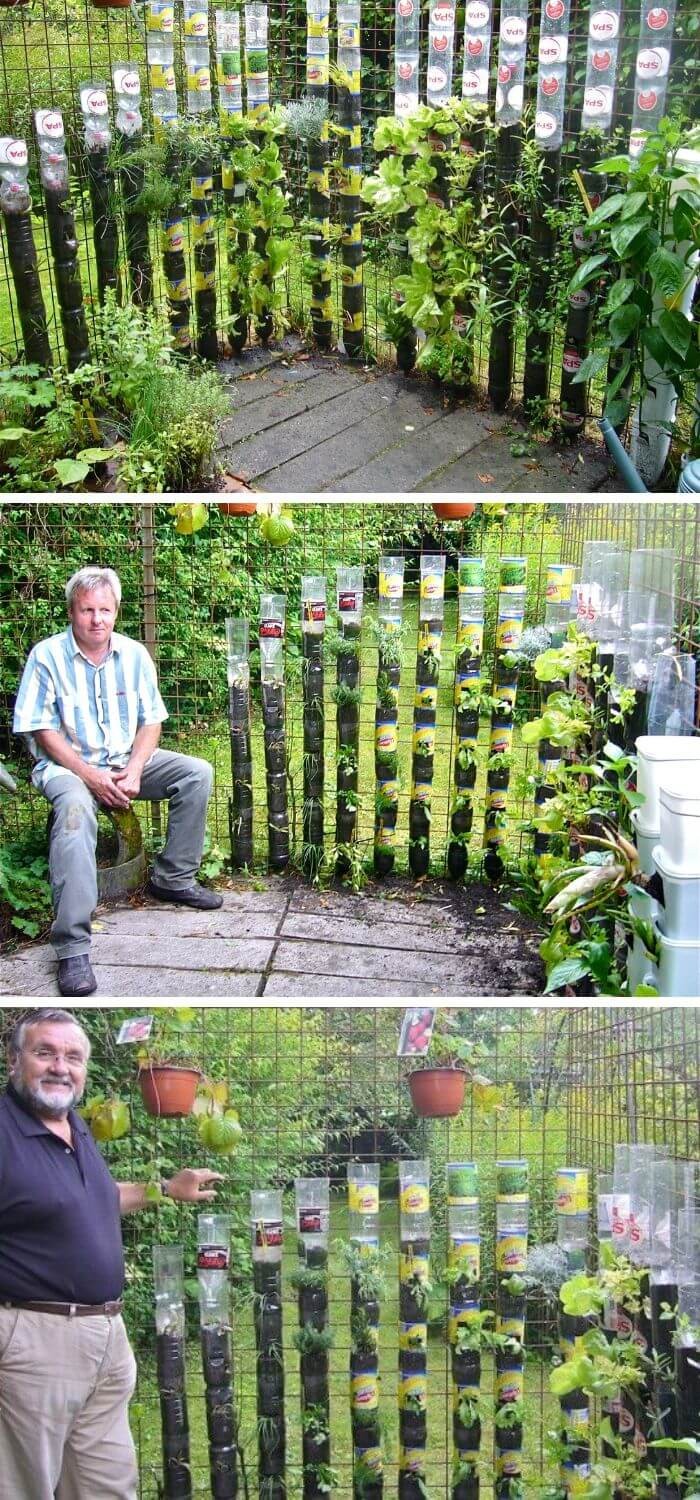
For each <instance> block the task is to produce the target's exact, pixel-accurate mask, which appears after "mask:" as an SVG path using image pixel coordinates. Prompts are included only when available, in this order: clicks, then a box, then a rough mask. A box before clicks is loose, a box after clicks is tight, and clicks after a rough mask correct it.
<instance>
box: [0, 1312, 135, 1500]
mask: <svg viewBox="0 0 700 1500" xmlns="http://www.w3.org/2000/svg"><path fill="white" fill-rule="evenodd" d="M135 1382H136V1361H135V1359H134V1356H133V1353H132V1351H131V1347H130V1345H129V1340H128V1338H127V1336H126V1329H125V1327H124V1323H123V1320H122V1319H121V1318H107V1317H100V1316H95V1317H87V1318H63V1317H57V1316H56V1315H55V1314H52V1313H35V1312H27V1311H25V1310H24V1309H23V1308H21V1309H18V1308H12V1307H0V1497H1V1500H136V1497H137V1494H138V1471H137V1464H136V1454H135V1450H134V1444H133V1440H132V1437H131V1433H130V1430H129V1422H128V1417H127V1408H128V1405H129V1400H130V1398H131V1395H132V1393H133V1390H134V1385H135Z"/></svg>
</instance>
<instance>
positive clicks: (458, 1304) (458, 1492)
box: [446, 1161, 481, 1500]
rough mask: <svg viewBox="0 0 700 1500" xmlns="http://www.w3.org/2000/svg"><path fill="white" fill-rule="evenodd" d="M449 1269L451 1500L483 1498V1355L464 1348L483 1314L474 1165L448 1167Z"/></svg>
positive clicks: (459, 1163) (477, 1189)
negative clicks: (463, 1344) (480, 1490)
mask: <svg viewBox="0 0 700 1500" xmlns="http://www.w3.org/2000/svg"><path fill="white" fill-rule="evenodd" d="M446 1171H447V1234H448V1240H447V1246H448V1248H447V1266H448V1270H449V1272H450V1309H449V1314H448V1329H449V1338H450V1363H451V1374H452V1439H453V1444H454V1478H453V1483H452V1490H451V1500H479V1449H480V1446H481V1419H480V1416H479V1392H480V1386H481V1353H480V1350H479V1340H478V1338H477V1341H476V1347H475V1348H462V1347H461V1346H460V1339H462V1340H464V1341H465V1342H466V1341H467V1339H468V1335H469V1332H470V1326H472V1327H473V1325H474V1324H475V1322H476V1327H477V1329H478V1327H479V1323H478V1316H479V1313H480V1311H481V1295H480V1282H481V1234H480V1229H479V1177H478V1167H477V1164H476V1162H473V1161H460V1162H448V1164H447V1169H446Z"/></svg>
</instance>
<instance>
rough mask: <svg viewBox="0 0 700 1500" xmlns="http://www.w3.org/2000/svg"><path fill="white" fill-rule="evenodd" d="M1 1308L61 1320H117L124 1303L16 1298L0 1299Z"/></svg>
mask: <svg viewBox="0 0 700 1500" xmlns="http://www.w3.org/2000/svg"><path fill="white" fill-rule="evenodd" d="M0 1307H19V1308H21V1309H22V1310H23V1311H24V1312H41V1313H53V1314H55V1315H56V1317H59V1318H99V1317H102V1318H116V1317H118V1316H119V1313H120V1312H121V1310H122V1307H123V1303H122V1302H121V1301H120V1300H118V1301H116V1302H98V1303H97V1304H96V1305H94V1306H93V1305H91V1304H90V1303H87V1302H18V1301H17V1300H16V1299H15V1298H12V1299H11V1300H8V1299H5V1298H0Z"/></svg>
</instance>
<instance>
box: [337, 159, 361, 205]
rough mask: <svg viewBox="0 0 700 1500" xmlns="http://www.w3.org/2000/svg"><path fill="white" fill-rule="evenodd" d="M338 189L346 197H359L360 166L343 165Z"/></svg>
mask: <svg viewBox="0 0 700 1500" xmlns="http://www.w3.org/2000/svg"><path fill="white" fill-rule="evenodd" d="M340 191H341V193H342V194H343V195H344V196H345V197H346V198H359V196H360V193H361V192H362V168H361V167H345V169H344V170H343V171H342V173H341V178H340Z"/></svg>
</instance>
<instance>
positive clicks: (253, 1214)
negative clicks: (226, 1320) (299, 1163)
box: [250, 1189, 287, 1500]
mask: <svg viewBox="0 0 700 1500" xmlns="http://www.w3.org/2000/svg"><path fill="white" fill-rule="evenodd" d="M250 1224H251V1250H252V1257H253V1291H254V1293H255V1298H254V1321H255V1346H256V1350H257V1411H258V1486H259V1489H260V1492H261V1493H264V1494H265V1495H266V1496H267V1497H268V1500H285V1497H286V1494H287V1486H286V1478H285V1473H286V1458H287V1436H286V1427H285V1419H284V1357H283V1344H282V1194H281V1192H277V1191H274V1190H272V1189H267V1190H264V1191H251V1194H250Z"/></svg>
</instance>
